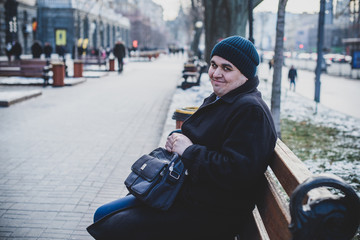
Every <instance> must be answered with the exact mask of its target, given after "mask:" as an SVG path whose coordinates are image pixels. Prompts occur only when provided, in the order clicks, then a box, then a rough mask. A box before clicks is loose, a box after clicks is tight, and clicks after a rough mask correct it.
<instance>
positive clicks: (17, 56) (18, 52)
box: [11, 41, 22, 60]
mask: <svg viewBox="0 0 360 240" xmlns="http://www.w3.org/2000/svg"><path fill="white" fill-rule="evenodd" d="M11 53H12V55H14V56H15V60H20V56H21V54H22V47H21V44H20V43H19V42H18V41H15V43H14V45H13V46H12V48H11Z"/></svg>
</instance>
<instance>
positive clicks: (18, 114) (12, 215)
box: [0, 56, 186, 240]
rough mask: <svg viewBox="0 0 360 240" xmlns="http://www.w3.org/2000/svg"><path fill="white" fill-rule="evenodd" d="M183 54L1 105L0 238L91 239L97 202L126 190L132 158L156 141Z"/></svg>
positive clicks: (129, 64)
mask: <svg viewBox="0 0 360 240" xmlns="http://www.w3.org/2000/svg"><path fill="white" fill-rule="evenodd" d="M185 60H186V59H185V58H181V57H175V56H172V57H167V56H163V57H161V58H160V59H158V60H156V61H153V62H130V63H128V64H126V65H125V70H124V72H123V73H122V74H120V75H119V74H118V73H116V72H112V73H110V74H108V75H107V76H104V77H101V78H88V79H87V81H86V82H85V83H83V84H79V85H76V86H72V87H64V88H51V87H50V88H36V87H31V89H41V91H42V94H41V95H40V96H37V97H36V98H32V99H29V100H27V101H23V102H20V103H17V104H14V105H12V106H11V107H9V108H0V119H1V121H0V132H1V135H0V165H1V168H0V192H1V196H0V239H27V240H29V239H30V240H31V239H91V237H90V235H88V234H87V232H86V229H85V228H86V227H87V226H88V225H89V224H91V222H92V216H93V213H94V211H95V209H96V208H97V207H99V206H100V205H102V204H104V203H106V202H109V201H112V200H115V199H117V198H119V197H121V196H124V195H125V194H126V189H125V186H124V184H123V182H124V179H125V178H126V176H127V175H128V173H129V172H130V166H131V164H132V163H133V161H134V160H136V159H137V158H138V157H139V156H140V155H141V154H144V153H147V152H150V151H151V150H152V149H154V148H155V147H158V144H159V142H160V139H161V137H162V133H163V132H162V131H163V126H164V122H165V120H166V118H167V114H168V112H169V109H168V108H169V105H170V103H171V100H172V94H173V92H174V91H175V89H176V85H177V84H178V80H179V78H180V76H181V70H182V66H183V63H184V61H185ZM10 88H13V87H10ZM2 90H3V89H2ZM174 125H175V123H174Z"/></svg>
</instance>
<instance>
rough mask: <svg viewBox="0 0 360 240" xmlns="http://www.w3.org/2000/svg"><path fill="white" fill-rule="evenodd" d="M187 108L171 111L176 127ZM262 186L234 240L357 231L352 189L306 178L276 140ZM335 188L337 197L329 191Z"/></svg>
mask: <svg viewBox="0 0 360 240" xmlns="http://www.w3.org/2000/svg"><path fill="white" fill-rule="evenodd" d="M188 109H189V110H190V109H191V110H192V111H184V110H187V109H186V108H183V109H177V110H176V111H175V112H174V114H173V117H172V119H174V120H176V128H177V129H180V128H181V125H182V124H183V122H184V121H185V120H186V119H187V118H188V117H190V116H191V115H192V114H193V113H194V112H195V111H196V108H194V107H190V108H189V107H188ZM262 186H263V188H262V189H259V190H258V195H257V198H256V199H257V200H256V207H255V209H254V210H253V213H252V216H251V218H250V219H249V221H248V222H247V225H246V226H239V229H242V230H240V232H241V234H238V235H237V236H235V240H325V239H326V240H340V239H341V240H351V239H352V238H353V236H354V235H355V233H356V231H357V229H358V227H359V223H360V198H359V196H358V195H357V193H356V192H355V191H354V189H352V187H351V186H350V185H349V184H347V183H346V182H345V181H343V180H342V179H341V178H339V177H337V176H335V175H329V174H328V175H319V174H318V175H314V174H312V173H311V172H310V171H309V169H308V168H307V167H306V166H305V164H304V163H303V162H302V161H301V160H300V159H299V158H298V157H297V156H296V155H295V154H294V153H293V152H292V151H291V150H290V149H289V148H288V147H287V146H286V145H285V144H284V143H283V142H282V141H281V140H280V139H278V140H277V142H276V146H275V151H274V157H273V159H272V160H271V163H270V164H269V167H268V169H267V171H266V172H265V174H264V177H263V184H262ZM322 186H325V187H331V190H332V191H331V192H330V191H329V189H328V188H323V187H322ZM319 187H320V188H319ZM310 190H311V191H310ZM339 190H340V192H341V194H340V195H339V194H334V193H333V192H337V193H339ZM244 194H246V193H244ZM303 203H306V204H305V205H304V206H303ZM358 234H359V233H358ZM320 236H322V237H320ZM356 240H357V239H356Z"/></svg>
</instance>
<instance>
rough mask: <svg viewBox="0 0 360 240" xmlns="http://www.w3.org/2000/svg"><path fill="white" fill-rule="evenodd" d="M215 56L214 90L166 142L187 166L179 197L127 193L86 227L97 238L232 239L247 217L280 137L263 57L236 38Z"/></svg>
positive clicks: (221, 46)
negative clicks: (161, 201)
mask: <svg viewBox="0 0 360 240" xmlns="http://www.w3.org/2000/svg"><path fill="white" fill-rule="evenodd" d="M210 59H211V61H210V67H209V70H208V75H209V78H210V81H211V84H212V87H213V93H212V94H211V95H210V96H209V97H207V98H206V99H205V100H204V102H203V104H202V105H201V106H200V108H199V109H198V110H197V111H196V112H195V113H194V114H193V115H192V116H190V117H189V118H188V119H187V120H186V121H185V122H184V123H183V125H182V127H181V129H180V130H178V131H177V132H173V133H172V134H170V136H169V137H168V138H167V141H166V144H165V148H166V150H167V151H169V152H173V153H177V154H178V155H179V156H181V160H182V162H183V163H184V165H185V167H186V169H187V170H188V176H187V178H185V182H184V184H183V186H182V189H181V190H180V193H179V195H178V196H177V199H176V200H175V203H174V204H173V205H172V206H171V207H170V209H169V210H167V211H160V210H157V209H153V208H151V207H149V206H147V205H144V204H142V202H140V201H139V200H137V199H136V198H135V197H134V196H133V195H128V196H126V197H125V198H122V199H119V200H117V201H115V202H112V203H109V204H106V205H103V206H102V207H100V208H98V210H97V211H96V212H95V215H94V221H95V222H94V224H92V225H91V226H89V227H88V228H87V230H88V232H89V233H90V234H91V235H92V236H93V237H95V238H96V239H132V240H137V239H157V240H165V239H169V238H170V239H208V240H215V239H216V240H218V239H222V240H227V239H229V240H230V239H231V240H233V239H234V236H235V235H236V234H237V233H240V232H241V230H242V229H243V228H244V226H245V225H246V223H248V222H249V219H250V217H251V215H252V210H253V209H254V207H255V199H256V195H257V192H258V191H259V190H260V189H262V185H261V182H262V181H261V179H262V177H263V174H264V172H265V170H266V168H267V166H268V164H269V161H270V159H271V158H272V156H273V153H274V147H275V143H276V140H277V136H276V131H275V127H274V123H273V119H272V117H271V112H270V110H269V109H268V107H267V105H266V104H265V102H264V101H263V100H262V98H261V93H260V92H259V91H258V90H257V86H258V85H259V79H258V77H257V76H256V75H255V74H256V69H257V66H258V65H259V55H258V53H257V50H256V49H255V47H254V45H253V44H252V43H251V42H250V41H249V40H247V39H245V38H242V37H240V36H232V37H229V38H225V39H223V40H222V41H220V42H219V43H217V44H216V45H215V47H214V48H213V50H212V52H211V55H210Z"/></svg>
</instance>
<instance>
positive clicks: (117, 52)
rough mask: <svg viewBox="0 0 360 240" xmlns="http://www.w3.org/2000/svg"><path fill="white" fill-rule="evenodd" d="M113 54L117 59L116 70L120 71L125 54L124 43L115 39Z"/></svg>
mask: <svg viewBox="0 0 360 240" xmlns="http://www.w3.org/2000/svg"><path fill="white" fill-rule="evenodd" d="M113 53H114V56H115V57H116V58H117V60H118V71H119V73H121V72H122V71H123V68H124V57H125V54H126V50H125V45H124V43H123V42H122V41H117V42H116V43H115V47H114V49H113Z"/></svg>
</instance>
